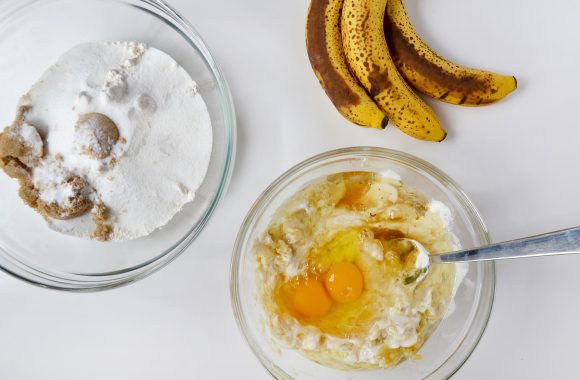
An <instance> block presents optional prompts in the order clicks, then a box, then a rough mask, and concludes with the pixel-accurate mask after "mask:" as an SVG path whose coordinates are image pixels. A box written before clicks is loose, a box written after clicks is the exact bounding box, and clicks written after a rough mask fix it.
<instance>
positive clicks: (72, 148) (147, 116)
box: [20, 42, 212, 240]
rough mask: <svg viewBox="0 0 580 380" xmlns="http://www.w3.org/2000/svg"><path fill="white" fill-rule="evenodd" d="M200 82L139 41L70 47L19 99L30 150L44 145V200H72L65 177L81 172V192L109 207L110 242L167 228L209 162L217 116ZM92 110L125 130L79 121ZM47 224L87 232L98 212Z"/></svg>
mask: <svg viewBox="0 0 580 380" xmlns="http://www.w3.org/2000/svg"><path fill="white" fill-rule="evenodd" d="M195 87H196V85H195V83H194V82H193V80H192V79H191V77H190V76H189V75H188V73H187V72H186V71H185V70H184V69H183V68H182V67H181V66H180V65H179V64H177V62H175V61H174V60H173V59H172V58H171V57H170V56H168V55H167V54H165V53H163V52H161V51H159V50H157V49H154V48H152V47H147V46H146V45H144V44H141V43H136V42H110V43H86V44H81V45H77V46H75V47H73V48H72V49H71V50H69V51H68V52H66V53H65V54H64V55H63V56H62V57H61V58H60V59H59V60H58V62H57V63H56V64H55V65H54V66H52V67H51V68H49V69H48V70H47V71H46V72H45V73H44V74H43V75H42V77H41V78H40V80H39V81H38V82H36V83H35V84H34V85H33V87H32V88H31V90H30V91H29V92H28V94H27V95H26V96H24V97H23V98H22V99H21V101H20V107H23V106H24V107H26V106H29V107H30V109H29V110H27V112H25V113H24V118H25V123H24V124H23V127H21V128H20V130H21V131H20V137H21V138H22V139H24V140H25V141H26V142H27V145H29V146H30V147H31V149H32V150H33V151H35V152H38V151H39V150H40V151H41V152H42V149H44V157H43V159H42V160H41V162H40V164H38V165H35V167H34V168H33V169H32V170H31V174H32V183H33V184H34V185H35V187H36V188H37V189H38V190H39V199H40V200H42V201H43V202H55V203H56V204H58V205H59V206H66V204H67V202H69V201H70V196H71V194H72V193H73V189H71V188H70V186H69V185H67V179H68V178H70V177H71V176H75V177H79V178H81V179H83V180H84V181H86V184H87V186H86V188H83V189H81V190H79V189H76V190H77V193H79V191H80V193H82V194H83V196H86V197H88V198H89V199H90V200H91V202H92V204H93V205H94V207H96V205H97V204H104V205H105V206H106V207H107V209H108V215H109V223H110V226H111V227H112V231H111V233H110V235H109V237H108V238H109V240H128V239H134V238H138V237H141V236H145V235H148V234H150V233H151V232H153V231H154V230H155V229H157V228H159V227H162V226H164V225H165V224H167V223H168V222H169V220H171V218H172V217H173V216H174V215H175V214H176V213H177V212H179V211H180V210H181V209H182V208H183V206H184V205H185V204H186V203H188V202H190V201H192V200H193V199H194V196H195V192H196V190H197V189H198V188H199V186H200V185H201V183H202V181H203V179H204V177H205V174H206V171H207V168H208V165H209V160H210V155H211V148H212V130H211V121H210V117H209V113H208V111H207V108H206V105H205V103H204V101H203V99H202V98H201V96H200V95H199V94H198V93H196V92H193V91H192V90H191V89H192V88H195ZM87 114H101V115H104V116H106V117H107V118H108V119H110V121H111V122H112V123H114V126H116V130H117V132H118V135H116V136H115V135H114V134H110V131H109V130H103V129H99V122H94V121H92V120H89V119H86V120H89V121H86V120H85V122H79V120H81V121H82V120H83V119H82V117H83V116H84V115H87ZM26 126H32V127H30V128H31V129H32V130H33V131H29V130H28V129H27V128H28V127H26ZM34 129H36V130H37V131H38V133H36V134H35V133H33V132H34ZM38 135H40V136H42V137H43V140H40V141H38V139H36V136H38ZM115 137H116V138H115ZM94 207H93V210H92V212H93V213H94V212H95V209H94ZM47 220H48V222H49V225H50V226H51V228H53V229H55V230H57V231H60V232H63V233H67V234H71V235H76V236H80V237H84V238H89V237H91V234H92V233H93V231H94V230H95V228H96V223H95V221H94V220H93V218H92V216H91V212H86V213H84V214H83V215H81V216H78V217H75V218H71V219H68V220H60V219H55V218H47Z"/></svg>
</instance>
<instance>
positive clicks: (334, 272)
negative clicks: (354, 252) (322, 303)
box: [324, 262, 364, 303]
mask: <svg viewBox="0 0 580 380" xmlns="http://www.w3.org/2000/svg"><path fill="white" fill-rule="evenodd" d="M324 285H326V289H327V290H328V293H330V296H331V297H332V298H333V299H334V300H335V301H336V302H340V303H347V302H352V301H355V300H356V299H357V298H358V297H359V296H360V294H361V293H362V290H363V285H364V281H363V276H362V273H361V272H360V270H359V269H358V267H357V266H356V265H355V264H353V263H349V262H342V263H336V264H333V265H332V266H331V267H330V269H329V270H328V272H327V273H326V278H325V280H324Z"/></svg>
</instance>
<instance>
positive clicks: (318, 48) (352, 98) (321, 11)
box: [306, 0, 360, 108]
mask: <svg viewBox="0 0 580 380" xmlns="http://www.w3.org/2000/svg"><path fill="white" fill-rule="evenodd" d="M329 2H330V0H312V1H311V2H310V10H309V12H308V19H307V20H306V23H307V27H306V49H307V50H308V58H309V59H310V64H311V65H312V68H313V69H314V71H315V72H316V76H317V77H318V80H319V81H320V84H321V85H322V87H323V88H324V90H325V91H326V93H327V94H328V96H329V98H330V100H331V101H332V103H333V104H334V105H335V106H336V107H337V108H340V107H344V106H348V105H351V104H352V105H356V104H359V103H360V97H359V96H358V94H356V93H355V92H354V91H352V89H351V88H350V87H349V86H348V84H347V83H346V81H345V80H344V78H343V77H342V76H341V75H340V73H338V72H337V71H336V70H335V69H334V67H333V66H332V63H331V60H330V56H329V55H328V51H327V50H326V43H325V40H326V31H325V29H324V19H325V13H326V7H327V6H328V3H329Z"/></svg>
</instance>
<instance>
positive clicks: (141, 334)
mask: <svg viewBox="0 0 580 380" xmlns="http://www.w3.org/2000/svg"><path fill="white" fill-rule="evenodd" d="M407 4H408V10H409V13H410V16H411V19H412V21H413V22H414V24H415V25H416V28H417V29H418V31H419V32H420V34H421V35H422V36H423V37H424V39H425V40H426V41H427V42H428V43H429V44H431V46H432V47H433V48H434V49H436V50H438V51H439V52H440V53H442V54H443V55H445V56H447V57H449V58H451V59H454V60H456V61H458V62H460V63H464V64H469V65H472V66H477V67H481V68H487V69H493V70H496V71H498V72H503V73H506V74H515V75H516V76H517V78H518V83H519V88H518V90H517V91H516V93H514V94H513V95H511V96H510V97H509V98H507V99H506V100H505V101H503V102H501V103H500V104H497V105H493V106H489V107H485V108H462V107H456V106H449V105H446V104H442V103H437V102H430V104H432V105H433V107H434V109H435V110H436V112H437V113H438V115H439V116H440V119H441V121H442V123H443V125H444V126H445V127H446V129H447V130H448V131H449V137H448V138H447V140H446V141H445V142H443V143H441V144H433V143H424V142H419V141H415V140H412V139H411V138H409V137H407V136H404V135H403V134H401V133H400V132H398V131H397V130H395V129H392V128H389V130H387V131H372V130H364V129H361V128H357V127H354V126H352V125H350V124H349V123H348V122H346V121H345V120H343V119H342V118H341V117H340V115H339V114H338V113H337V112H335V110H334V109H333V107H332V105H331V104H330V102H329V100H328V99H327V98H326V97H325V95H324V93H323V91H322V90H321V89H320V87H319V85H318V83H317V81H316V79H315V77H314V75H313V73H312V71H311V69H310V66H309V62H308V58H307V56H306V51H305V45H304V20H305V16H306V10H307V6H308V1H307V0H243V1H241V0H211V1H207V0H173V5H174V6H175V7H176V8H177V9H179V10H181V11H182V13H183V15H184V16H185V17H186V18H188V19H189V20H190V21H191V22H192V23H193V24H194V25H195V26H196V28H197V29H198V31H199V32H200V33H201V34H202V36H204V38H205V40H206V42H207V43H208V44H209V46H210V48H211V49H212V51H213V53H214V54H215V57H216V60H217V61H218V62H219V63H220V64H221V66H222V68H223V70H224V72H225V74H226V77H227V78H228V80H229V83H230V85H231V88H232V92H233V96H234V100H235V103H236V106H237V112H238V123H239V141H238V144H239V145H238V157H237V163H236V167H235V172H234V176H233V179H232V182H231V186H230V190H229V192H228V194H227V196H226V197H225V199H224V200H223V202H222V204H221V206H220V207H219V209H218V210H217V212H216V213H215V215H214V217H213V219H212V220H211V222H210V224H209V225H208V226H207V228H206V230H205V231H204V232H203V233H202V235H201V237H200V238H199V239H198V240H197V241H196V242H195V243H194V244H193V245H192V246H191V248H190V249H189V250H188V251H187V252H186V253H185V254H183V256H181V257H180V258H179V259H178V260H177V261H175V262H174V263H172V264H171V265H170V266H168V267H167V268H165V269H163V270H162V271H161V272H159V273H157V274H155V275H153V276H152V277H149V278H147V279H145V280H143V281H141V282H139V283H137V284H134V285H131V286H129V287H125V288H122V289H117V290H113V291H108V292H104V293H97V294H67V293H59V292H54V291H48V290H43V289H39V288H35V287H32V286H30V285H27V284H24V283H21V282H19V281H17V280H15V279H13V278H11V277H8V276H7V275H5V274H2V273H0V305H1V306H0V379H10V380H20V379H26V380H29V379H54V380H66V379H140V380H148V379H194V378H195V379H230V378H247V379H267V378H268V375H267V373H266V372H265V371H264V370H263V369H262V368H261V366H260V364H259V363H258V361H257V360H256V359H255V358H254V356H253V355H252V354H251V352H250V350H249V349H248V348H247V347H246V345H245V342H244V341H243V339H242V338H241V335H240V334H239V332H238V330H237V326H236V324H235V321H234V319H233V316H232V312H231V307H230V301H229V290H228V282H229V261H230V253H231V249H232V246H233V242H234V239H235V235H236V232H237V229H238V227H239V225H240V223H241V221H242V219H243V217H244V214H245V212H246V211H247V210H248V208H249V207H250V205H251V203H252V202H253V201H254V199H255V198H256V197H257V196H258V195H259V193H260V192H261V191H262V190H263V189H264V188H265V187H266V186H267V185H268V184H269V183H270V182H271V181H272V180H274V178H276V177H277V176H278V175H279V174H280V173H282V172H283V171H284V170H286V169H288V168H289V167H290V166H292V165H294V164H296V163H298V162H299V161H301V160H302V159H305V158H307V157H309V156H311V155H314V154H316V153H320V152H323V151H326V150H330V149H334V148H340V147H345V146H352V145H376V146H382V147H389V148H395V149H400V150H403V151H406V152H409V153H411V154H415V155H417V156H419V157H421V158H423V159H426V160H428V161H430V162H431V163H433V164H435V165H436V166H438V167H439V168H441V169H442V170H443V171H445V172H447V173H448V174H449V175H451V177H453V178H454V179H455V180H456V181H458V182H459V183H460V184H461V185H462V186H463V188H464V189H465V190H466V192H467V193H468V194H469V195H470V196H471V197H472V199H473V200H474V202H475V204H476V205H477V206H478V207H479V209H480V211H481V212H482V214H483V216H484V219H485V220H486V222H487V224H488V226H489V229H490V231H491V233H492V236H493V238H494V240H495V241H500V240H505V239H511V238H516V237H522V236H526V235H530V234H534V233H540V232H545V231H549V230H555V229H559V228H564V227H571V226H574V225H580V204H579V190H578V189H579V188H580V165H579V163H580V158H579V145H580V122H579V120H578V111H579V110H580V95H579V94H578V89H579V88H580V75H578V71H579V70H580V43H578V41H580V27H579V26H578V25H579V24H578V20H579V19H580V3H578V2H572V1H565V0H560V1H551V2H546V1H539V0H511V1H502V0H488V1H484V2H481V1H478V2H476V1H461V0H407ZM0 59H1V57H0ZM579 267H580V257H578V256H576V257H560V258H545V259H532V260H528V261H512V262H503V263H498V265H497V275H498V282H497V295H496V303H495V307H494V311H493V314H492V318H491V320H490V323H489V326H488V329H487V331H486V333H485V335H484V337H483V339H482V341H481V343H480V344H479V346H478V348H477V349H476V350H475V352H474V354H473V356H472V357H471V358H470V359H469V360H468V362H467V363H466V364H465V365H464V367H463V368H462V369H461V370H460V371H459V372H458V374H457V375H456V376H455V377H454V379H476V380H477V379H547V378H550V379H576V378H578V374H577V368H578V365H577V363H578V355H577V353H578V349H577V346H578V342H579V341H580V319H579V315H580V297H579V296H578V294H579V292H580V280H579V278H580V275H579V274H578V268H579Z"/></svg>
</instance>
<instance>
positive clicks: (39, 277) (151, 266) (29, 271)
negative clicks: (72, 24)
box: [0, 0, 236, 292]
mask: <svg viewBox="0 0 580 380" xmlns="http://www.w3.org/2000/svg"><path fill="white" fill-rule="evenodd" d="M102 1H110V2H111V1H112V2H117V3H124V4H126V5H127V6H134V7H136V8H138V9H140V10H142V11H145V12H148V13H152V12H151V11H149V10H147V9H146V8H144V7H145V6H149V7H153V8H154V9H155V10H156V11H158V12H159V14H158V16H161V17H162V20H163V21H164V22H165V23H166V24H167V25H168V26H169V27H171V28H172V29H174V30H175V32H177V33H178V34H180V35H181V36H182V37H183V38H184V39H186V40H187V41H188V43H189V44H190V45H192V48H193V47H194V46H195V48H196V49H197V50H198V51H199V52H200V54H201V56H202V59H203V60H204V61H205V62H206V63H207V66H208V68H209V70H210V71H211V73H212V75H213V77H214V78H215V81H216V84H217V88H218V92H219V97H220V102H221V105H222V107H221V108H222V110H223V115H222V116H223V118H224V125H225V136H226V138H225V157H224V163H223V165H222V168H221V178H220V181H219V184H218V186H217V188H216V190H215V193H214V194H213V197H212V200H211V202H210V203H209V206H208V208H207V209H206V210H205V212H204V213H203V215H202V217H201V218H200V219H199V220H198V221H197V222H196V223H195V224H194V225H193V226H192V227H191V228H190V230H189V231H188V232H187V233H186V234H185V235H184V236H183V237H182V238H181V239H180V240H179V241H177V242H175V243H174V244H173V245H172V246H171V247H170V248H168V249H167V250H165V251H164V252H163V253H161V254H160V255H157V256H156V257H154V258H152V259H151V260H148V261H146V262H144V263H141V264H139V265H136V266H133V267H130V268H127V269H123V270H120V271H116V272H109V273H101V274H98V275H78V274H72V273H54V272H49V271H46V270H43V269H42V268H39V267H37V266H33V265H31V264H29V263H26V262H23V261H21V260H18V259H16V258H14V257H11V256H8V255H4V252H3V251H2V250H1V249H0V255H1V256H2V264H1V265H0V270H1V271H3V272H5V273H7V274H9V275H11V276H13V277H16V278H18V279H20V280H22V281H25V282H27V283H30V284H32V285H36V286H40V287H43V288H48V289H54V290H62V291H71V292H94V291H101V290H108V289H113V288H117V287H120V286H124V285H128V284H131V283H133V282H135V281H138V280H140V279H142V278H144V277H147V276H149V275H151V274H153V273H154V272H156V271H158V270H159V269H161V268H163V267H164V266H166V265H167V264H169V263H170V262H171V261H173V260H175V259H176V258H177V257H178V256H179V255H180V254H182V253H183V252H184V251H185V250H186V249H187V247H189V245H190V244H191V243H192V242H193V241H194V240H195V238H196V237H197V236H198V235H199V234H200V233H201V231H202V230H203V229H204V227H205V226H206V224H207V223H208V221H209V220H210V218H211V216H212V215H213V212H214V211H215V209H216V207H217V205H218V203H219V201H220V200H221V198H222V196H223V195H224V193H225V191H226V189H227V187H228V184H229V181H230V178H231V175H232V171H233V166H234V159H235V151H236V114H235V109H234V103H233V99H232V95H231V92H230V89H229V86H228V84H227V81H226V79H225V77H224V74H223V72H222V70H221V69H220V68H219V66H218V65H217V63H216V62H215V61H214V59H213V56H212V54H211V53H210V50H209V49H208V47H207V45H206V43H205V42H204V40H203V39H202V38H201V36H200V34H199V33H198V32H197V31H196V30H195V28H194V27H193V25H192V24H191V23H190V22H189V21H187V20H186V19H185V18H184V17H183V16H182V15H181V14H180V13H179V12H178V11H176V10H175V9H174V8H172V7H171V6H170V5H169V4H168V3H167V2H165V1H164V0H133V1H125V0H102ZM42 2H46V0H27V1H13V2H8V3H5V4H2V5H3V6H4V7H0V23H3V22H5V21H6V20H8V19H9V18H10V17H12V16H13V15H15V14H16V13H18V12H20V11H22V10H24V9H26V8H28V7H31V6H34V5H36V4H37V3H42ZM134 3H137V4H134ZM139 4H141V5H142V6H140V5H139Z"/></svg>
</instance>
